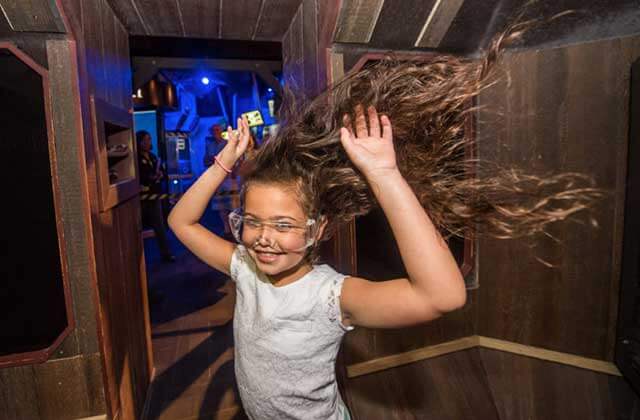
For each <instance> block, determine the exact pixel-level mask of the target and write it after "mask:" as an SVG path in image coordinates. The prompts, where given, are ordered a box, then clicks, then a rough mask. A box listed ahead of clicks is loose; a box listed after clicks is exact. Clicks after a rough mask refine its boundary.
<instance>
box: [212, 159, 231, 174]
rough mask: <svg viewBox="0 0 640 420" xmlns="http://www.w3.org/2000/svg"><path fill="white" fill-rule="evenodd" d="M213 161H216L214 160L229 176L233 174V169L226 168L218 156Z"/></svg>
mask: <svg viewBox="0 0 640 420" xmlns="http://www.w3.org/2000/svg"><path fill="white" fill-rule="evenodd" d="M213 159H214V160H215V161H216V163H217V164H218V165H219V166H220V167H221V168H222V170H223V171H225V172H226V173H228V174H230V173H231V169H229V168H227V167H226V166H224V165H223V164H222V162H220V159H218V156H215V157H214V158H213Z"/></svg>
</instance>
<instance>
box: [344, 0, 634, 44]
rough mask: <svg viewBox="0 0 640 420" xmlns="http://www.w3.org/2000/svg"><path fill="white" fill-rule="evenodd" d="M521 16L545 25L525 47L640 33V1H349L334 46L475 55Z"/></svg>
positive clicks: (536, 29) (536, 28)
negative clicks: (343, 45)
mask: <svg viewBox="0 0 640 420" xmlns="http://www.w3.org/2000/svg"><path fill="white" fill-rule="evenodd" d="M519 13H522V14H523V18H524V19H535V18H537V19H539V22H540V23H539V24H537V25H535V26H534V28H533V29H532V30H530V31H529V33H528V34H527V36H526V37H525V40H524V41H523V44H522V46H524V47H529V46H541V45H552V44H566V43H576V42H587V41H591V40H595V39H603V38H612V37H620V36H625V35H631V34H635V33H640V0H538V1H531V0H343V5H342V9H341V12H340V17H339V19H338V25H337V31H336V34H335V39H334V41H335V42H337V43H339V44H345V45H361V46H363V47H365V48H369V49H370V48H375V49H384V50H414V49H418V50H436V51H441V52H451V53H461V54H473V53H475V52H477V51H479V50H480V49H482V48H485V47H486V46H487V45H488V43H489V41H490V40H491V38H492V37H493V36H494V35H496V34H497V33H499V32H501V31H503V30H504V29H505V28H506V27H507V25H508V24H509V23H510V22H513V21H514V19H515V17H516V16H517V15H518V14H519ZM558 14H563V16H562V17H558V18H557V19H554V20H551V21H548V19H549V18H551V17H553V16H556V15H558Z"/></svg>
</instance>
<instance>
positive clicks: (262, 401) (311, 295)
mask: <svg viewBox="0 0 640 420" xmlns="http://www.w3.org/2000/svg"><path fill="white" fill-rule="evenodd" d="M230 269H231V278H232V279H233V280H234V281H235V283H236V292H237V293H236V294H237V297H236V306H235V313H234V318H233V336H234V340H235V374H236V380H237V383H238V390H239V392H240V398H241V399H242V405H243V406H244V409H245V412H246V413H247V415H248V416H249V418H250V419H252V420H258V419H259V420H263V419H274V420H275V419H277V420H285V419H304V420H312V419H318V420H327V419H341V418H342V417H340V414H339V413H340V411H339V405H340V404H342V399H341V397H340V394H339V392H338V387H337V383H336V378H335V360H336V355H337V353H338V348H339V347H340V341H341V339H342V337H343V336H344V333H345V332H346V331H348V330H351V329H353V327H352V326H350V327H347V326H345V325H343V324H342V322H341V312H340V302H339V297H340V291H341V289H342V283H343V281H344V278H345V277H346V276H344V275H342V274H339V273H337V272H336V271H335V270H333V269H332V268H331V267H329V266H328V265H318V266H314V268H313V270H312V271H310V272H309V273H307V274H305V275H304V276H303V277H302V278H300V279H298V280H297V281H295V282H293V283H290V284H288V285H285V286H281V287H275V286H273V285H272V284H271V283H270V282H269V280H268V279H267V278H266V276H265V274H263V273H262V272H260V271H259V270H258V268H257V267H256V265H255V262H254V261H253V259H252V258H251V256H250V255H249V254H248V253H247V250H246V249H245V248H244V247H243V246H242V245H238V246H237V248H236V250H235V251H234V253H233V256H232V257H231V267H230Z"/></svg>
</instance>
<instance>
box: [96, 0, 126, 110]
mask: <svg viewBox="0 0 640 420" xmlns="http://www.w3.org/2000/svg"><path fill="white" fill-rule="evenodd" d="M97 1H98V2H100V21H101V23H102V25H101V26H102V36H101V40H102V67H101V70H102V73H103V75H102V78H101V80H102V82H103V83H104V87H103V89H101V92H102V94H103V95H104V96H98V97H99V98H100V99H103V100H104V101H106V102H109V103H110V104H113V105H119V103H120V102H121V99H120V97H121V94H122V92H121V90H122V87H121V86H119V83H118V82H119V81H120V80H121V78H120V77H119V74H120V71H119V70H120V69H119V68H118V60H119V57H118V56H117V44H116V20H117V18H116V17H115V16H114V15H113V13H111V9H110V8H109V5H108V4H107V1H106V0H97Z"/></svg>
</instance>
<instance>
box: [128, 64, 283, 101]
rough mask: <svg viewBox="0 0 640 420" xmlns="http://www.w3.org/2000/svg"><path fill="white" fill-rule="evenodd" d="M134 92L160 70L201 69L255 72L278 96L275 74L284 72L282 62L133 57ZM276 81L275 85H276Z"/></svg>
mask: <svg viewBox="0 0 640 420" xmlns="http://www.w3.org/2000/svg"><path fill="white" fill-rule="evenodd" d="M131 61H132V64H133V89H134V91H135V90H136V89H138V88H139V87H141V86H142V85H144V84H145V83H146V82H148V81H149V80H150V79H151V78H152V77H153V76H154V75H155V74H156V73H157V72H158V70H160V69H187V70H188V69H199V68H207V69H212V70H227V71H255V72H256V73H258V75H259V76H260V77H261V78H262V79H263V80H264V81H265V83H267V84H268V85H269V86H271V87H272V88H273V89H274V90H276V92H278V94H279V95H280V94H281V93H282V88H281V87H280V83H279V82H278V79H276V78H275V77H274V76H273V72H277V71H281V70H282V63H281V62H280V61H260V60H226V59H196V58H174V57H132V60H131ZM274 80H275V85H274Z"/></svg>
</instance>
